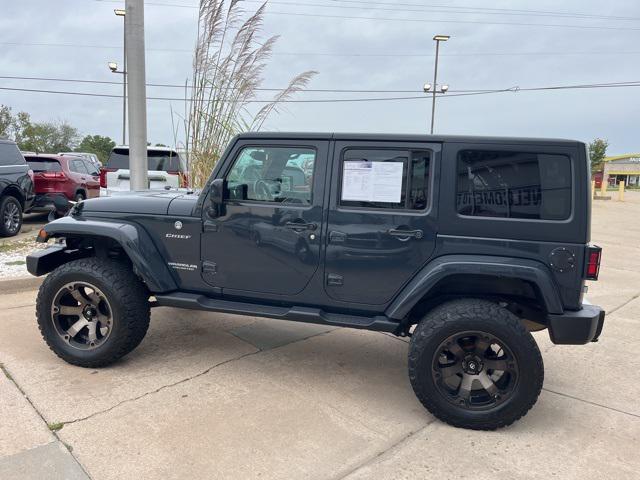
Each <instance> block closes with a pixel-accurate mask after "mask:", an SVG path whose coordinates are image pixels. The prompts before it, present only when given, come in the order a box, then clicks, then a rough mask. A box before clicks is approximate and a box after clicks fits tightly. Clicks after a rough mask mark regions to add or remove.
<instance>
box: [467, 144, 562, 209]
mask: <svg viewBox="0 0 640 480" xmlns="http://www.w3.org/2000/svg"><path fill="white" fill-rule="evenodd" d="M457 172H458V175H457V176H458V180H457V200H456V204H457V209H458V213H459V214H461V215H468V216H474V217H500V218H529V219H538V220H565V219H567V218H569V216H570V215H571V159H570V158H569V157H568V156H566V155H551V154H546V153H544V154H543V153H530V152H509V151H484V150H462V151H461V152H459V153H458V160H457Z"/></svg>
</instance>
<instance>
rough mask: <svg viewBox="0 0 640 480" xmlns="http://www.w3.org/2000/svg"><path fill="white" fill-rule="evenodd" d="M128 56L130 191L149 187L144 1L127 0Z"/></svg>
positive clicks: (126, 31)
mask: <svg viewBox="0 0 640 480" xmlns="http://www.w3.org/2000/svg"><path fill="white" fill-rule="evenodd" d="M125 6H126V16H125V18H126V20H125V22H124V25H125V38H126V40H125V41H126V45H127V51H126V57H127V59H128V65H127V67H128V68H127V77H128V83H129V170H130V172H131V181H130V182H129V189H130V190H147V189H148V188H149V176H148V174H147V170H148V162H147V90H146V86H145V85H146V74H145V52H144V0H126V1H125Z"/></svg>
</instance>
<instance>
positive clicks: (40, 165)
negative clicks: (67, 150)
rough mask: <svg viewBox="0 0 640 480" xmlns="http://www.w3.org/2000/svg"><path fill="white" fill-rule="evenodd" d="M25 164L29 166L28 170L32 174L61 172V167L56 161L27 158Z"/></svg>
mask: <svg viewBox="0 0 640 480" xmlns="http://www.w3.org/2000/svg"><path fill="white" fill-rule="evenodd" d="M27 163H28V164H29V168H31V170H33V171H34V172H61V171H62V167H61V166H60V163H58V161H57V160H49V159H47V160H45V159H43V158H41V159H37V160H36V159H32V158H28V159H27Z"/></svg>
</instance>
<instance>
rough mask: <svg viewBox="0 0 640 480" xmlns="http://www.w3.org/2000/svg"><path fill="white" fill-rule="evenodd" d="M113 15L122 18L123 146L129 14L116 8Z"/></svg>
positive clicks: (125, 129) (125, 118)
mask: <svg viewBox="0 0 640 480" xmlns="http://www.w3.org/2000/svg"><path fill="white" fill-rule="evenodd" d="M113 13H115V14H116V16H118V17H122V35H123V37H124V39H123V51H122V145H126V144H127V27H126V24H127V12H126V10H123V9H121V8H116V9H114V10H113Z"/></svg>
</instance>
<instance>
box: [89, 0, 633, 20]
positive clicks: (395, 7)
mask: <svg viewBox="0 0 640 480" xmlns="http://www.w3.org/2000/svg"><path fill="white" fill-rule="evenodd" d="M95 1H97V2H102V3H122V2H121V1H120V0H95ZM314 1H319V0H314ZM325 1H327V2H330V3H328V4H324V3H300V2H287V1H281V0H269V4H270V5H286V6H296V7H320V8H339V9H340V8H341V9H350V10H363V9H366V10H367V11H370V10H382V11H394V12H425V13H451V14H461V15H469V14H473V15H504V16H534V17H535V16H538V17H560V18H577V19H594V20H615V21H638V20H640V17H626V16H616V15H598V14H588V13H577V12H558V11H555V12H554V11H544V10H520V9H510V8H489V7H473V6H451V5H433V4H417V3H390V2H372V1H364V0H325ZM244 3H257V4H262V3H264V2H263V1H262V0H245V2H244ZM345 3H346V4H351V5H341V4H345ZM145 4H146V5H152V6H162V7H178V8H190V9H197V8H199V7H198V6H197V5H194V4H192V3H177V4H176V3H164V2H163V3H159V2H145ZM356 5H357V6H356ZM399 7H400V8H399ZM402 7H410V8H402ZM435 9H444V10H435Z"/></svg>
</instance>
